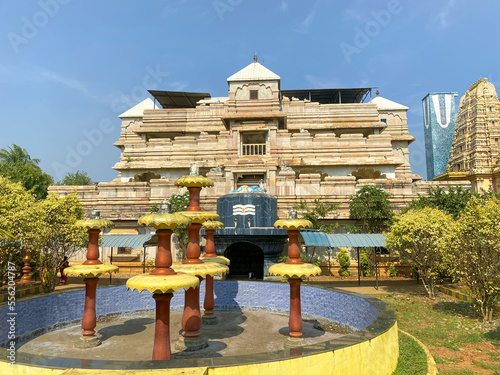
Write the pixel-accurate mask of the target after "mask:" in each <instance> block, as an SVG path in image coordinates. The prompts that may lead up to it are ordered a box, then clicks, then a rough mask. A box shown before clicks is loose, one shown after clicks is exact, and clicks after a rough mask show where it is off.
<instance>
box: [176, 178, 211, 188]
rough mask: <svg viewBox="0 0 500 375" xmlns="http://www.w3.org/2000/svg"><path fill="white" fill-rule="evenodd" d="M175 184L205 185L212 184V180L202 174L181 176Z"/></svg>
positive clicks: (186, 185) (187, 185) (188, 185)
mask: <svg viewBox="0 0 500 375" xmlns="http://www.w3.org/2000/svg"><path fill="white" fill-rule="evenodd" d="M175 186H185V187H205V186H214V182H213V181H212V180H211V179H209V178H207V177H203V176H183V177H181V178H179V179H178V180H177V181H175Z"/></svg>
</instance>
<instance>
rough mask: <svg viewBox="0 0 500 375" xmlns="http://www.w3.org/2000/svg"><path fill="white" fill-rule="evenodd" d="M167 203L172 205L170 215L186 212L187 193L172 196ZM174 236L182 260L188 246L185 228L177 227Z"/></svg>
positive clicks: (183, 226)
mask: <svg viewBox="0 0 500 375" xmlns="http://www.w3.org/2000/svg"><path fill="white" fill-rule="evenodd" d="M169 201H170V203H171V204H172V213H175V212H180V211H186V210H187V208H188V205H189V192H188V191H186V192H184V193H178V194H172V195H171V196H170V199H169ZM174 235H175V237H177V241H178V244H179V250H180V253H181V258H182V259H184V258H185V256H186V250H187V245H188V232H187V227H186V226H185V225H179V226H178V227H176V228H175V229H174Z"/></svg>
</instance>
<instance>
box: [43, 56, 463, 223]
mask: <svg viewBox="0 0 500 375" xmlns="http://www.w3.org/2000/svg"><path fill="white" fill-rule="evenodd" d="M227 84H228V95H227V96H226V97H211V95H210V94H209V93H194V92H172V91H150V93H151V95H152V98H153V99H146V100H144V101H143V102H141V103H139V104H137V105H136V106H135V107H133V108H131V109H129V110H128V111H126V112H125V113H123V114H121V115H120V116H119V117H120V119H121V120H122V127H121V136H120V139H118V140H117V142H116V143H115V146H116V147H118V148H119V149H120V150H121V156H120V160H119V161H118V162H117V163H116V164H115V166H114V169H116V170H117V172H118V176H117V178H115V179H114V180H113V181H111V182H100V183H99V184H97V185H95V186H80V187H77V191H78V196H79V198H80V200H81V201H82V203H83V204H84V207H85V209H86V210H87V211H90V210H91V209H97V210H100V211H101V216H102V217H104V218H107V219H111V220H113V221H114V222H115V227H116V228H117V229H115V231H117V230H118V231H119V230H121V229H124V230H125V229H127V228H129V229H133V228H136V223H137V221H136V220H137V219H138V218H139V217H140V216H142V215H144V214H146V213H148V212H149V209H150V206H151V205H152V204H153V203H157V204H159V203H160V202H161V201H163V200H164V199H165V198H167V199H168V198H169V197H170V196H171V195H172V194H173V193H179V192H180V190H179V188H178V187H176V186H175V181H176V180H177V179H178V178H179V177H181V176H183V175H186V174H188V171H189V168H190V166H191V165H192V164H193V163H196V164H197V166H198V167H199V169H200V173H201V174H202V175H205V176H207V177H209V178H211V179H212V180H213V181H214V183H215V186H214V187H211V188H204V189H203V190H202V195H201V201H202V207H203V209H205V210H210V211H216V202H217V198H218V197H220V196H222V195H224V194H227V193H228V192H230V191H231V190H234V189H236V188H239V187H241V186H244V185H247V186H251V185H257V184H258V183H259V182H260V181H262V182H263V183H264V184H265V188H266V190H267V193H268V194H270V195H272V196H276V197H277V206H278V216H279V217H284V216H286V213H287V212H288V211H289V210H290V209H291V207H292V206H293V205H294V204H297V203H298V202H300V200H301V199H305V200H308V201H312V200H313V199H316V198H320V199H321V200H322V201H324V202H325V203H327V204H331V203H338V204H340V208H339V209H338V210H337V211H336V212H335V213H334V215H333V216H332V217H330V218H329V219H332V220H339V221H341V222H346V221H348V220H349V219H350V212H349V198H350V196H351V195H352V194H354V193H355V192H356V191H357V190H359V189H360V188H361V187H362V186H363V185H366V184H377V185H379V186H381V187H383V188H384V189H385V190H386V191H388V192H389V193H390V194H391V202H392V204H393V205H394V207H395V208H399V207H402V206H403V205H405V204H406V203H408V202H409V201H410V200H411V199H413V198H415V197H416V196H417V194H418V193H425V190H426V189H428V186H429V184H433V185H436V184H439V183H438V182H431V183H429V182H424V181H418V180H420V179H421V178H420V176H418V175H415V174H413V173H412V171H411V168H410V162H409V151H408V145H409V144H410V143H411V142H413V141H414V138H413V137H412V136H411V135H410V134H409V132H408V125H407V117H406V112H407V110H408V107H405V106H403V105H401V104H398V103H395V102H393V101H391V100H388V99H385V98H383V97H381V96H379V95H378V92H377V95H376V97H374V98H373V99H371V100H369V99H370V95H371V92H372V89H371V88H337V89H294V90H291V89H290V90H289V89H282V87H281V78H280V77H279V76H278V75H277V74H275V73H273V72H272V71H270V70H269V69H267V68H266V67H264V66H263V65H262V64H260V63H259V62H258V61H257V58H254V61H253V62H251V63H250V64H249V65H248V66H246V67H244V68H243V69H241V70H240V71H238V72H236V73H234V74H233V75H231V76H230V77H229V78H228V79H227ZM448 184H454V183H453V182H452V183H448V182H444V183H441V185H443V186H447V185H448ZM464 184H468V183H465V182H464ZM74 189H75V187H72V186H54V187H51V188H50V190H51V191H57V192H58V193H59V194H62V195H64V194H67V193H70V192H71V191H74ZM141 230H142V228H141Z"/></svg>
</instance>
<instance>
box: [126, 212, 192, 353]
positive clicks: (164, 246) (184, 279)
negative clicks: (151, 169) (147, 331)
mask: <svg viewBox="0 0 500 375" xmlns="http://www.w3.org/2000/svg"><path fill="white" fill-rule="evenodd" d="M165 207H166V205H165V206H164V204H163V203H162V205H161V206H160V213H158V214H151V215H146V216H143V217H141V218H140V219H139V221H138V225H141V226H148V225H151V226H152V227H154V228H155V229H156V235H157V236H158V250H157V252H156V258H155V269H154V270H153V271H151V273H150V274H148V275H138V276H134V277H132V278H130V279H129V280H127V289H130V290H134V289H137V290H138V291H139V292H142V291H144V290H148V291H150V292H151V293H153V298H154V300H155V304H156V321H155V336H154V341H153V357H152V359H153V361H164V360H169V359H171V356H172V353H171V348H170V300H171V299H172V297H173V293H174V292H175V291H177V290H179V289H181V288H183V289H187V290H193V289H194V288H197V287H198V285H199V281H198V278H196V277H194V276H191V275H186V274H181V273H176V272H175V271H174V270H173V269H172V268H171V266H172V253H171V250H170V239H171V236H172V230H173V229H175V228H176V227H177V225H189V224H190V223H191V221H190V220H189V219H188V218H187V217H185V216H183V215H179V214H170V213H169V212H168V209H166V208H165Z"/></svg>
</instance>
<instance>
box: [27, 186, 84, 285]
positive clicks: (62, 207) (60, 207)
mask: <svg viewBox="0 0 500 375" xmlns="http://www.w3.org/2000/svg"><path fill="white" fill-rule="evenodd" d="M38 205H39V209H40V211H41V213H42V217H41V219H42V223H43V227H42V228H41V235H40V238H39V240H38V241H36V242H35V244H34V245H36V247H37V253H38V258H37V263H38V264H39V266H40V269H41V270H42V286H43V289H44V291H45V292H52V291H54V288H55V283H56V275H57V272H58V271H59V268H60V267H61V265H62V263H63V259H64V257H65V256H67V257H68V258H70V257H71V256H72V255H74V254H75V253H76V252H77V251H80V250H81V249H82V248H83V247H85V246H86V245H87V243H88V233H87V230H86V229H84V228H80V227H76V226H75V224H76V221H77V220H80V219H81V218H82V217H83V206H82V204H81V203H80V201H79V200H78V198H77V197H76V193H72V194H69V195H67V196H65V197H63V198H60V197H59V196H58V195H57V194H49V195H48V197H47V198H46V199H44V200H42V201H40V202H38Z"/></svg>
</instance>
